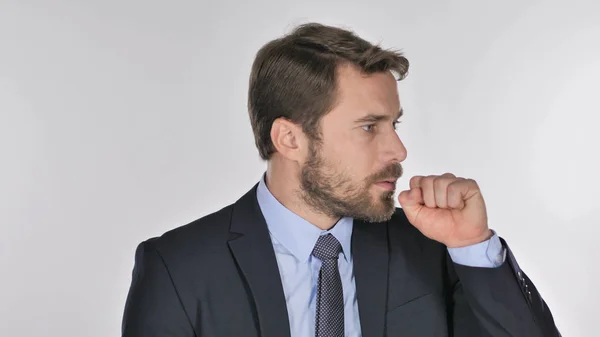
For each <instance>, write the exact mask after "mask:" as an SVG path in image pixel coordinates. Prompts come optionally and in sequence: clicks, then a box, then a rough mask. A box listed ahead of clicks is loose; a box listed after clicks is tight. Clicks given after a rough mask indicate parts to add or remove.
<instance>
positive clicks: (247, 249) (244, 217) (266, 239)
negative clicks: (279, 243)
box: [229, 184, 290, 337]
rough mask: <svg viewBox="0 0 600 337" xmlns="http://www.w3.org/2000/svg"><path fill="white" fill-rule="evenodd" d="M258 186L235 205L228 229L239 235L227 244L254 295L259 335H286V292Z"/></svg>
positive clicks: (270, 336) (287, 322) (268, 336)
mask: <svg viewBox="0 0 600 337" xmlns="http://www.w3.org/2000/svg"><path fill="white" fill-rule="evenodd" d="M257 186H258V184H256V185H255V186H254V188H252V189H251V190H250V191H249V192H248V193H246V195H244V196H243V197H242V198H240V199H239V200H238V201H237V202H236V203H235V205H234V209H233V214H232V218H231V227H230V231H231V232H232V233H238V234H237V235H234V236H236V238H234V239H232V240H230V241H229V247H230V248H231V252H232V253H233V256H234V258H235V260H236V262H237V263H238V265H239V268H240V269H241V271H242V273H243V275H244V277H245V279H246V282H247V283H248V286H249V288H250V291H251V293H252V296H253V298H254V302H255V305H256V313H257V316H258V326H259V329H260V336H261V337H289V336H290V325H289V320H288V313H287V307H286V302H285V295H284V293H283V286H282V284H281V277H280V275H279V268H278V267H277V260H276V258H275V252H274V250H273V245H272V243H271V238H270V236H269V231H268V228H267V224H266V222H265V219H264V217H263V215H262V213H261V211H260V207H259V205H258V200H257V198H256V188H257ZM233 324H235V323H233Z"/></svg>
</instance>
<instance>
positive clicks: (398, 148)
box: [385, 132, 407, 163]
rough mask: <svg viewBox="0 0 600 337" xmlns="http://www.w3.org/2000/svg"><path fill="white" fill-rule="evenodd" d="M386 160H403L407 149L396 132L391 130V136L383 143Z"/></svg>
mask: <svg viewBox="0 0 600 337" xmlns="http://www.w3.org/2000/svg"><path fill="white" fill-rule="evenodd" d="M385 153H386V162H398V163H400V162H403V161H404V160H406V156H407V151H406V147H405V146H404V143H403V142H402V140H400V136H398V134H397V133H396V132H392V133H391V136H390V137H389V138H388V139H387V141H386V145H385Z"/></svg>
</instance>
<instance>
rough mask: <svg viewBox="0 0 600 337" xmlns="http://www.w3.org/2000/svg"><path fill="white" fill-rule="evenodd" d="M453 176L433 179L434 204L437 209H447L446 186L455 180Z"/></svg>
mask: <svg viewBox="0 0 600 337" xmlns="http://www.w3.org/2000/svg"><path fill="white" fill-rule="evenodd" d="M453 176H454V175H452V176H449V175H442V176H440V177H436V178H434V179H433V190H434V194H435V203H436V205H437V207H439V208H448V185H450V184H451V183H452V182H454V181H455V180H456V178H455V177H453Z"/></svg>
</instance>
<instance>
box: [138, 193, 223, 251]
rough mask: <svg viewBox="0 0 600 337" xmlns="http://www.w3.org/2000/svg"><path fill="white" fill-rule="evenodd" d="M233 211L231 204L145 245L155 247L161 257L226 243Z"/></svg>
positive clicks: (147, 241)
mask: <svg viewBox="0 0 600 337" xmlns="http://www.w3.org/2000/svg"><path fill="white" fill-rule="evenodd" d="M232 211H233V204H230V205H228V206H225V207H223V208H221V209H220V210H218V211H216V212H213V213H210V214H207V215H205V216H203V217H201V218H198V219H196V220H194V221H192V222H190V223H188V224H185V225H181V226H179V227H176V228H173V229H171V230H169V231H167V232H165V233H164V234H162V235H161V236H158V237H152V238H149V239H147V240H146V241H144V242H143V244H146V245H150V246H153V247H154V248H155V249H156V250H158V251H159V252H160V253H161V255H162V254H168V255H172V254H176V255H179V254H186V253H190V252H192V251H197V250H198V249H201V248H202V247H208V246H211V245H215V244H218V243H223V242H226V241H227V240H228V238H229V224H230V220H231V214H232Z"/></svg>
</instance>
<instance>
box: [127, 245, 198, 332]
mask: <svg viewBox="0 0 600 337" xmlns="http://www.w3.org/2000/svg"><path fill="white" fill-rule="evenodd" d="M121 333H122V336H123V337H142V336H143V337H162V336H170V337H192V336H195V333H194V330H193V328H192V325H191V323H190V320H189V319H188V317H187V315H186V313H185V311H184V308H183V306H182V304H181V301H180V299H179V296H178V294H177V290H176V288H175V286H174V285H173V282H172V280H171V276H170V275H169V271H168V269H167V266H166V265H165V263H164V261H163V259H162V257H161V256H160V254H159V252H158V251H157V250H156V249H155V248H154V246H153V244H152V240H148V241H145V242H142V243H140V244H139V245H138V247H137V249H136V252H135V265H134V267H133V273H132V280H131V286H130V288H129V293H128V295H127V300H126V303H125V310H124V314H123V321H122V325H121Z"/></svg>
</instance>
